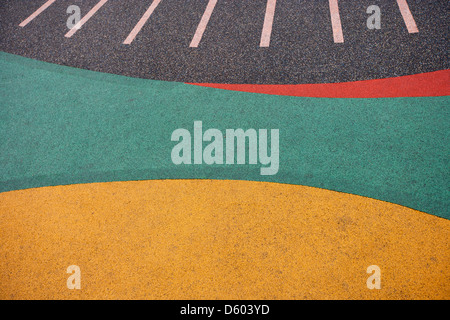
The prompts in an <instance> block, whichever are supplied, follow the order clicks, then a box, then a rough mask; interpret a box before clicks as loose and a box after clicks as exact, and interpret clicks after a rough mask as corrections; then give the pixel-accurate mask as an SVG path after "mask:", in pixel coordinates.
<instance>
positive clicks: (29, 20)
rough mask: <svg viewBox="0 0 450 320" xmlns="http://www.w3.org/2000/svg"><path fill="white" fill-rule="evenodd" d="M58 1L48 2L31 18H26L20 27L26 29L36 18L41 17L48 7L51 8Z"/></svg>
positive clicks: (49, 0) (51, 0)
mask: <svg viewBox="0 0 450 320" xmlns="http://www.w3.org/2000/svg"><path fill="white" fill-rule="evenodd" d="M55 1H56V0H48V1H47V2H46V3H44V4H43V5H42V6H41V7H40V8H39V9H37V10H36V11H35V12H34V13H33V14H32V15H31V16H29V17H28V18H26V19H25V20H24V21H22V22H21V23H20V24H19V26H20V27H22V28H23V27H25V26H26V25H27V24H28V23H30V22H31V21H32V20H33V19H34V18H36V17H37V16H38V15H40V14H41V13H42V11H44V10H45V9H47V8H48V7H50V5H51V4H52V3H53V2H55Z"/></svg>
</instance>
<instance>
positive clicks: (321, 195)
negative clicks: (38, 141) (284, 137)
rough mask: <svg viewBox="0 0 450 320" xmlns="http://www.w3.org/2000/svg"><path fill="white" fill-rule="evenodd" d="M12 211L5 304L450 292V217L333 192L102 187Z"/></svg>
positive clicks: (26, 198) (66, 189)
mask: <svg viewBox="0 0 450 320" xmlns="http://www.w3.org/2000/svg"><path fill="white" fill-rule="evenodd" d="M0 213H1V215H0V232H1V237H0V250H1V251H0V270H1V271H0V272H1V274H0V283H1V289H0V298H1V299H448V298H449V296H450V287H449V283H450V281H449V280H450V279H449V275H450V254H449V252H450V249H449V239H450V237H449V236H450V221H448V220H445V219H442V218H438V217H435V216H431V215H428V214H424V213H421V212H418V211H415V210H412V209H408V208H405V207H402V206H399V205H395V204H391V203H386V202H382V201H378V200H373V199H368V198H364V197H360V196H354V195H349V194H343V193H338V192H333V191H328V190H323V189H317V188H311V187H303V186H293V185H283V184H275V183H264V182H247V181H211V180H166V181H134V182H111V183H95V184H85V185H71V186H60V187H46V188H39V189H29V190H20V191H12V192H6V193H2V194H0ZM70 265H77V266H79V267H80V270H81V289H80V290H76V289H75V290H70V289H68V288H67V279H68V277H69V276H70V274H68V273H66V270H67V267H68V266H70ZM371 265H377V266H379V268H380V270H381V278H380V281H381V289H379V290H378V289H372V290H370V289H368V288H367V284H366V281H367V279H368V277H369V276H370V274H368V273H367V272H366V271H367V267H369V266H371Z"/></svg>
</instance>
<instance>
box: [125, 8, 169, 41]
mask: <svg viewBox="0 0 450 320" xmlns="http://www.w3.org/2000/svg"><path fill="white" fill-rule="evenodd" d="M160 2H161V0H154V1H153V2H152V4H151V5H150V7H149V8H148V9H147V11H146V12H145V13H144V15H143V16H142V18H141V20H139V22H138V23H137V25H136V26H135V27H134V28H133V30H132V31H131V32H130V34H129V35H128V37H127V38H126V39H125V41H124V42H123V44H131V43H132V42H133V40H134V38H136V36H137V34H138V33H139V32H140V31H141V29H142V27H143V26H144V25H145V23H146V22H147V20H148V19H149V18H150V16H151V15H152V13H153V11H155V9H156V7H157V6H158V4H159V3H160Z"/></svg>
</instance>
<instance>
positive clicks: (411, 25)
mask: <svg viewBox="0 0 450 320" xmlns="http://www.w3.org/2000/svg"><path fill="white" fill-rule="evenodd" d="M397 4H398V7H399V8H400V12H401V13H402V16H403V20H404V21H405V24H406V28H407V29H408V32H409V33H417V32H419V29H418V28H417V25H416V21H414V17H413V16H412V14H411V11H410V10H409V6H408V3H407V2H406V0H397Z"/></svg>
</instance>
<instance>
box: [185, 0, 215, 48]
mask: <svg viewBox="0 0 450 320" xmlns="http://www.w3.org/2000/svg"><path fill="white" fill-rule="evenodd" d="M216 3H217V0H209V2H208V5H207V6H206V10H205V13H203V17H202V19H201V20H200V23H199V24H198V27H197V31H195V34H194V38H192V41H191V44H190V45H189V47H191V48H197V47H198V44H199V43H200V41H201V40H202V37H203V33H204V32H205V29H206V26H207V25H208V22H209V19H210V18H211V14H212V12H213V10H214V7H215V6H216Z"/></svg>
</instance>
